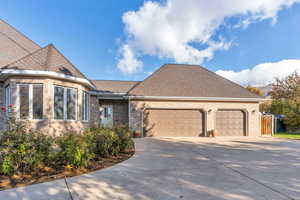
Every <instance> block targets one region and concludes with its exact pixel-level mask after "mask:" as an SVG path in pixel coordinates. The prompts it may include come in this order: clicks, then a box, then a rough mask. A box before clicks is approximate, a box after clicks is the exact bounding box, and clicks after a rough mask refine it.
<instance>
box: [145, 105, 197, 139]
mask: <svg viewBox="0 0 300 200" xmlns="http://www.w3.org/2000/svg"><path fill="white" fill-rule="evenodd" d="M146 112H147V114H146V115H145V116H147V118H146V119H144V121H145V129H146V134H147V136H165V137H189V136H193V137H197V136H199V135H202V134H203V113H202V112H201V111H199V110H165V109H155V110H147V111H146Z"/></svg>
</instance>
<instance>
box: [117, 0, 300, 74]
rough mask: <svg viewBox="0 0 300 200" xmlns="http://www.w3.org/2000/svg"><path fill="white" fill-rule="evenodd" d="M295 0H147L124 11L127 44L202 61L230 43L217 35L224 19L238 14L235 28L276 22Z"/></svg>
mask: <svg viewBox="0 0 300 200" xmlns="http://www.w3.org/2000/svg"><path fill="white" fill-rule="evenodd" d="M295 2H300V0H255V1H251V0H221V1H220V0H210V1H207V0H185V1H183V0H165V1H160V2H154V1H146V2H145V3H144V4H143V5H142V6H141V7H140V8H139V9H138V10H137V11H129V12H126V13H124V15H123V22H124V24H125V33H126V40H127V41H126V42H127V43H126V45H129V46H130V49H131V51H132V53H133V54H137V53H138V54H139V55H151V56H157V57H159V58H166V59H173V60H174V61H175V62H177V63H189V64H201V63H202V62H203V61H204V60H205V59H211V58H212V57H213V55H214V52H215V51H218V50H227V49H228V48H229V47H230V44H231V43H230V41H229V42H228V41H226V40H225V39H222V38H219V39H215V38H216V32H217V30H218V28H219V27H220V25H222V24H224V21H225V19H227V18H230V17H233V16H237V17H239V19H240V22H239V23H238V24H240V26H239V25H238V26H234V27H236V28H237V27H239V28H242V27H243V28H245V27H247V26H248V25H249V24H251V23H253V22H256V21H261V20H265V19H271V20H272V21H273V23H275V22H276V17H277V13H278V11H279V10H281V9H282V8H283V7H289V6H291V5H292V4H294V3H295ZM122 48H123V47H122ZM123 52H124V53H125V52H126V51H123ZM125 61H126V60H124V59H122V60H121V61H120V62H122V66H123V67H126V66H127V67H129V68H131V66H130V63H127V64H125ZM129 61H130V60H129ZM123 69H124V68H123ZM125 71H126V70H125ZM129 71H131V70H129Z"/></svg>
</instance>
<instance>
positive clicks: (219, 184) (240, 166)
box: [0, 137, 300, 200]
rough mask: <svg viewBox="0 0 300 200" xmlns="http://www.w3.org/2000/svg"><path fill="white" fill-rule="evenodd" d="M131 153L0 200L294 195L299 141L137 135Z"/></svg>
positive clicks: (299, 182)
mask: <svg viewBox="0 0 300 200" xmlns="http://www.w3.org/2000/svg"><path fill="white" fill-rule="evenodd" d="M135 141H136V154H135V155H134V156H133V157H132V158H130V159H129V160H127V161H125V162H123V163H121V164H119V165H115V166H113V167H111V168H107V169H104V170H99V171H96V172H93V173H90V174H86V175H83V176H78V177H73V178H68V179H67V180H66V181H65V180H58V181H54V182H49V183H43V184H37V185H32V186H28V187H24V188H17V189H12V190H7V191H2V192H0V199H1V200H2V199H3V200H4V199H5V200H9V199H39V200H42V199H72V198H73V199H80V200H86V199H109V200H114V199H122V200H123V199H124V200H125V199H126V200H127V199H138V200H139V199H145V200H146V199H155V200H168V199H195V200H199V199H200V200H208V199H211V200H225V199H230V200H235V199H243V200H259V199H270V200H277V199H300V142H297V141H287V140H279V139H272V138H246V137H244V138H241V137H239V138H217V139H211V138H176V139H174V138H173V139H172V138H169V139H167V138H165V139H151V138H144V139H137V140H135Z"/></svg>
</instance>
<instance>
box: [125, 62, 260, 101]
mask: <svg viewBox="0 0 300 200" xmlns="http://www.w3.org/2000/svg"><path fill="white" fill-rule="evenodd" d="M128 93H129V95H133V96H149V97H150V96H161V97H220V98H259V97H258V96H257V95H255V94H252V93H251V92H249V91H248V90H246V89H245V88H244V87H242V86H240V85H238V84H236V83H234V82H231V81H229V80H227V79H225V78H223V77H221V76H219V75H217V74H216V73H214V72H211V71H209V70H207V69H205V68H203V67H201V66H198V65H184V64H166V65H163V66H162V67H161V68H159V69H158V70H157V71H156V72H154V73H153V74H152V75H151V76H149V77H148V78H146V79H145V80H144V81H143V82H141V83H139V84H137V85H136V86H135V87H133V88H132V89H131V90H130V91H129V92H128Z"/></svg>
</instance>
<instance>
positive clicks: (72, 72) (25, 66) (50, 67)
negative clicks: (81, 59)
mask: <svg viewBox="0 0 300 200" xmlns="http://www.w3.org/2000/svg"><path fill="white" fill-rule="evenodd" d="M2 69H17V70H37V71H50V72H57V73H61V74H65V75H69V76H73V77H78V78H84V79H87V78H86V77H85V76H84V75H83V74H82V73H81V72H80V71H79V70H78V69H77V68H76V67H75V66H74V65H73V64H72V63H70V62H69V61H68V60H67V59H66V58H65V57H64V56H63V55H62V54H61V53H60V52H59V51H58V50H57V49H56V48H55V47H54V46H53V45H52V44H49V45H48V46H46V47H44V48H40V49H38V50H36V51H35V52H33V53H30V54H28V55H26V56H24V57H22V58H20V59H19V60H17V61H14V62H12V63H10V64H8V65H6V66H4V67H2Z"/></svg>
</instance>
